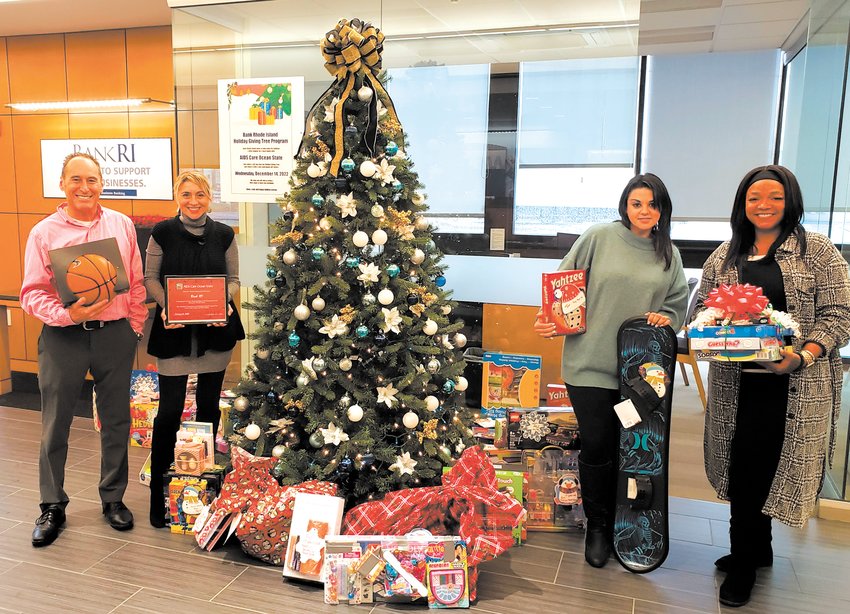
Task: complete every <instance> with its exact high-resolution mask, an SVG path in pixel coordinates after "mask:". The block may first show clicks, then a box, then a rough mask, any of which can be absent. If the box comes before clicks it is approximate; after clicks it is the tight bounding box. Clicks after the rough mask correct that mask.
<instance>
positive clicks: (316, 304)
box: [311, 296, 325, 311]
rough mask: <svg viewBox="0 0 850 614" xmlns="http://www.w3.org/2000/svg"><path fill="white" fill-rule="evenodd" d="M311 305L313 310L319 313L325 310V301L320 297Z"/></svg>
mask: <svg viewBox="0 0 850 614" xmlns="http://www.w3.org/2000/svg"><path fill="white" fill-rule="evenodd" d="M311 304H312V305H313V309H314V310H315V311H321V310H322V309H324V308H325V299H323V298H322V297H321V296H317V297H316V298H314V299H313V302H312V303H311Z"/></svg>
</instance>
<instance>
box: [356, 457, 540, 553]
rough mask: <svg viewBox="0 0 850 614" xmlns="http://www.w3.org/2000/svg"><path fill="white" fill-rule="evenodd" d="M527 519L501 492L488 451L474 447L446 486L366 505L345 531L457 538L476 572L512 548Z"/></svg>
mask: <svg viewBox="0 0 850 614" xmlns="http://www.w3.org/2000/svg"><path fill="white" fill-rule="evenodd" d="M524 515H525V510H524V509H523V507H522V504H521V503H520V502H519V501H517V500H516V499H514V498H513V497H511V496H510V495H508V494H507V493H503V492H499V490H498V486H497V484H496V470H495V469H494V467H493V465H492V464H491V463H490V461H489V460H487V457H486V456H485V454H484V452H482V451H481V449H480V448H478V447H472V448H467V450H466V451H464V453H463V455H462V456H461V457H460V459H459V460H458V462H457V463H456V464H455V466H454V467H452V468H451V469H450V470H449V471H448V473H446V474H445V475H444V476H443V485H442V486H434V487H430V488H409V489H406V490H399V491H395V492H391V493H388V494H387V495H386V496H385V497H384V498H383V499H382V500H380V501H370V502H367V503H362V504H360V505H358V506H356V507H354V508H352V509H351V510H350V511H349V512H348V513H347V514H346V515H345V519H344V521H343V527H342V532H343V533H344V534H351V535H406V534H407V533H409V532H410V531H412V530H414V529H421V528H424V529H428V530H429V531H431V533H432V534H434V535H459V536H460V537H461V538H463V539H464V540H465V541H466V543H467V546H468V548H469V565H470V566H471V567H472V566H475V565H478V564H479V563H481V562H483V561H486V560H489V559H493V558H495V557H497V556H499V555H500V554H502V553H503V552H504V551H505V550H507V549H508V548H510V547H511V546H513V544H514V538H513V535H512V532H511V531H512V529H513V527H515V526H516V525H517V524H518V523H519V521H520V520H521V519H522V517H523V516H524Z"/></svg>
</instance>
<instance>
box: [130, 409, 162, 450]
mask: <svg viewBox="0 0 850 614" xmlns="http://www.w3.org/2000/svg"><path fill="white" fill-rule="evenodd" d="M158 408H159V402H157V401H136V400H133V399H131V400H130V445H131V446H134V447H136V448H150V447H151V441H152V440H153V421H154V418H156V411H157V409H158Z"/></svg>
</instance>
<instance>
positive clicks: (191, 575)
mask: <svg viewBox="0 0 850 614" xmlns="http://www.w3.org/2000/svg"><path fill="white" fill-rule="evenodd" d="M676 394H677V397H676V398H677V401H676V403H675V412H676V413H675V416H676V417H675V418H674V421H673V428H674V434H673V437H672V438H671V439H672V442H673V443H672V448H671V463H672V466H671V493H672V494H674V495H681V497H689V499H685V498H681V497H673V498H672V499H671V511H672V515H671V532H672V538H673V541H672V543H671V547H670V556H669V558H668V559H667V562H666V563H665V564H664V566H663V567H661V568H660V569H658V570H656V571H654V572H652V573H650V574H646V575H635V574H631V573H628V572H626V571H624V570H623V569H622V568H621V567H620V566H619V565H618V564H616V562H614V561H613V560H612V561H611V562H610V563H609V564H608V565H607V566H606V567H605V568H604V569H593V568H591V567H589V566H588V565H586V564H585V563H584V559H583V555H582V552H583V546H582V536H581V535H579V534H576V533H570V534H547V533H532V534H531V535H530V537H529V541H528V544H526V545H524V546H522V547H521V548H516V549H513V550H511V551H509V552H508V553H507V554H506V555H505V556H503V557H501V558H499V559H497V560H495V561H491V562H488V563H485V564H484V565H482V567H481V570H482V573H481V578H480V583H479V601H478V603H477V604H476V605H475V606H474V607H473V608H472V609H473V610H475V611H476V612H483V613H493V614H496V613H498V614H509V613H510V614H513V613H519V612H535V613H541V614H543V613H550V612H552V613H558V614H561V613H568V612H605V613H618V612H622V613H624V614H629V613H647V614H648V613H653V614H655V613H660V612H669V613H684V612H719V611H720V610H721V608H720V606H719V605H718V601H717V596H716V594H717V586H718V584H719V582H720V581H722V576H721V575H720V574H717V573H715V571H714V567H713V561H714V559H715V558H717V557H718V556H720V555H722V554H724V553H725V552H726V549H727V547H728V523H727V515H728V512H727V507H726V506H725V505H723V504H720V503H716V502H712V501H700V500H696V499H697V498H704V499H711V498H712V493H711V491H710V488H709V487H708V485H707V483H706V481H705V477H704V474H703V472H702V462H701V454H702V446H701V440H700V433H701V416H702V412H701V408H700V407H699V405H698V404H699V401H698V399H697V397H696V393H695V392H693V389H692V388H691V389H689V388H684V387H682V388H681V389H679V387H677V392H676ZM39 419H40V414H39V413H38V412H34V411H28V410H20V409H10V408H4V407H0V612H27V613H30V612H32V613H36V612H44V613H50V614H53V613H57V612H73V613H75V614H76V613H80V614H83V613H89V612H92V613H94V612H97V613H100V612H103V613H106V612H116V613H140V612H170V611H179V612H183V613H194V612H198V613H203V614H218V613H225V612H243V611H251V612H276V613H280V612H284V613H286V614H290V613H291V614H295V613H302V612H303V613H309V614H315V613H318V612H340V611H344V610H341V609H340V608H345V606H340V608H336V607H332V606H326V605H324V604H323V603H322V595H321V592H320V590H319V589H318V588H316V587H313V586H306V585H302V584H295V583H284V582H282V580H281V574H280V570H279V569H277V568H273V567H268V566H266V565H263V564H261V563H259V562H256V561H254V560H253V559H249V558H248V557H246V556H245V555H243V554H242V552H241V550H240V549H239V547H238V546H237V545H236V544H235V543H234V544H227V545H226V546H225V547H224V548H223V549H217V550H216V551H214V552H212V553H204V552H198V551H197V549H196V548H195V547H194V542H193V540H192V539H191V538H189V537H184V536H179V535H171V534H170V533H168V532H166V531H165V530H161V529H160V530H156V529H153V528H151V527H150V526H149V525H148V524H147V522H146V521H145V520H146V516H147V494H148V491H147V489H146V488H145V487H144V486H141V485H140V484H138V483H136V482H133V483H131V485H130V487H129V489H128V492H127V496H126V498H125V501H126V503H127V504H128V505H129V506H130V508H131V509H132V510H134V512H135V513H136V516H137V520H138V521H139V522H138V524H137V526H136V527H135V528H134V529H133V530H132V531H128V532H125V533H119V532H116V531H114V530H112V529H111V528H110V527H109V526H108V525H107V524H106V523H105V521H104V520H103V517H102V515H101V513H100V504H99V501H98V498H97V486H96V485H97V481H98V472H99V462H100V461H99V452H98V436H97V434H96V433H95V432H94V431H93V429H92V426H91V420H87V419H84V418H76V419H75V421H74V426H73V431H72V437H71V451H70V453H69V458H68V469H67V477H66V488H67V490H68V491H69V493H70V494H71V504H70V505H69V507H68V521H67V525H66V528H65V529H64V530H63V532H62V534H61V535H60V537H59V539H58V540H57V541H56V543H55V544H53V545H52V546H49V547H47V548H40V549H35V548H33V547H32V546H31V544H30V533H31V530H32V522H33V520H34V519H35V517H36V516H37V515H38V492H37V490H36V489H37V483H38V480H37V469H38V468H37V462H36V461H37V455H38V439H39V432H40V425H39ZM145 456H146V454H145V452H144V451H142V450H141V449H138V448H131V449H130V460H131V463H130V468H131V471H132V472H138V469H139V467H140V465H141V463H142V461H143V460H144V457H145ZM775 536H776V539H775V552H776V556H777V558H776V562H775V565H774V567H773V568H772V569H770V570H766V571H761V572H759V579H758V585H757V587H756V590H755V592H754V595H753V600H752V601H751V602H750V604H749V605H748V606H747V607H746V608H745V609H744V610H743V611H747V612H766V613H770V614H774V613H783V612H788V613H791V612H794V613H798V612H806V613H808V612H824V613H828V614H837V613H839V612H847V611H850V589H848V586H847V583H846V582H847V578H848V577H850V524H842V523H838V522H830V521H823V520H814V521H812V522H811V523H810V524H809V526H808V528H807V529H805V530H803V531H797V530H793V529H789V528H787V527H784V526H779V527H778V528H776V530H775ZM393 610H402V611H407V612H412V611H425V610H426V608H425V607H424V606H421V607H420V606H413V607H410V606H389V605H386V604H381V605H377V606H374V607H371V606H360V607H358V608H357V609H356V610H355V611H359V612H365V613H371V612H375V613H376V614H379V613H380V612H386V611H393Z"/></svg>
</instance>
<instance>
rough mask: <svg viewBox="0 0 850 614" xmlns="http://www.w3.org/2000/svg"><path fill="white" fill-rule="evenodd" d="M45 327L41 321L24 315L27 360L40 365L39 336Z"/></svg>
mask: <svg viewBox="0 0 850 614" xmlns="http://www.w3.org/2000/svg"><path fill="white" fill-rule="evenodd" d="M43 326H44V324H43V323H42V321H41V320H39V319H38V318H34V317H32V316H30V315H27V314H24V349H25V358H24V359H25V360H29V361H32V362H34V363H36V364H38V336H39V335H40V334H41V328H42V327H43Z"/></svg>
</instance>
